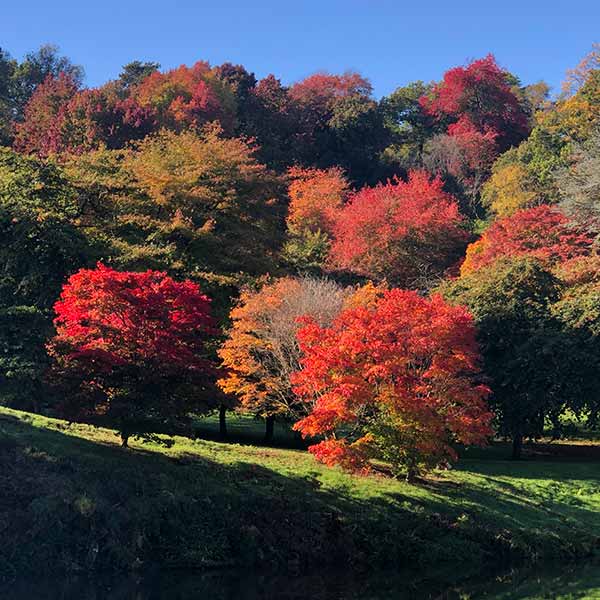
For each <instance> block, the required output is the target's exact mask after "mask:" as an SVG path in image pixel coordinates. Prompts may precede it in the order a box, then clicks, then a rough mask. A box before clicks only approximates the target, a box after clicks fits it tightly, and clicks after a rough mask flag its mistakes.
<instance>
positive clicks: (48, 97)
mask: <svg viewBox="0 0 600 600" xmlns="http://www.w3.org/2000/svg"><path fill="white" fill-rule="evenodd" d="M76 93H77V84H76V83H75V82H74V81H73V79H71V77H69V76H68V75H65V74H64V73H61V74H60V75H59V76H58V77H52V76H51V75H49V76H48V77H47V78H46V80H45V81H44V82H43V83H41V84H40V85H38V87H37V88H36V89H35V91H34V92H33V95H32V96H31V98H30V99H29V102H28V103H27V106H26V107H25V114H24V120H23V122H22V123H18V124H17V125H16V127H15V141H14V147H15V150H17V151H19V152H24V153H26V154H37V155H38V156H42V157H45V156H48V155H49V154H53V153H55V152H57V151H58V149H59V148H60V146H61V123H62V114H63V111H64V109H65V106H66V105H67V103H68V102H69V100H71V98H73V97H74V96H75V94H76Z"/></svg>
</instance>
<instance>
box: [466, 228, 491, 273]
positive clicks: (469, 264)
mask: <svg viewBox="0 0 600 600" xmlns="http://www.w3.org/2000/svg"><path fill="white" fill-rule="evenodd" d="M485 244H486V238H485V233H484V234H483V235H482V236H481V237H480V238H479V239H478V240H477V241H476V242H473V243H472V244H469V245H468V246H467V253H466V256H465V260H464V261H463V264H462V265H461V267H460V276H461V277H464V276H465V275H468V274H469V273H471V272H472V271H474V270H475V268H474V265H473V261H475V260H476V256H477V255H478V254H480V253H481V252H483V250H484V249H485Z"/></svg>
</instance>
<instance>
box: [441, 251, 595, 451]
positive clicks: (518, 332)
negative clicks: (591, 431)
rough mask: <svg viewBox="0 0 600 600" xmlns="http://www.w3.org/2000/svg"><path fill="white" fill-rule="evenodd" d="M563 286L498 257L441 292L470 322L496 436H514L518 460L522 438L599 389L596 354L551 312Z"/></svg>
mask: <svg viewBox="0 0 600 600" xmlns="http://www.w3.org/2000/svg"><path fill="white" fill-rule="evenodd" d="M561 288H562V286H561V282H560V281H559V280H558V279H557V278H556V277H555V276H554V275H553V274H552V273H551V272H549V271H548V270H546V269H545V268H544V267H543V266H542V265H541V264H540V263H539V262H537V261H536V260H534V259H530V258H518V259H505V260H499V261H497V262H495V263H493V264H492V265H491V266H489V267H487V268H483V269H480V270H478V271H475V272H473V273H471V274H469V275H467V276H463V277H461V278H460V279H458V280H455V281H453V282H448V283H446V284H444V285H443V286H442V287H441V289H440V291H441V292H442V293H443V294H444V296H445V297H446V298H447V299H448V300H450V301H453V302H456V303H461V304H465V305H466V306H467V307H468V308H469V309H470V310H471V312H472V314H473V316H474V318H475V322H476V324H477V327H478V332H479V334H478V337H479V343H480V345H481V350H482V353H483V357H484V371H485V372H486V374H487V375H488V376H489V377H490V380H491V381H490V383H491V388H492V397H491V401H490V404H491V405H492V407H493V408H494V410H495V411H496V416H497V419H498V431H499V433H500V434H503V435H508V436H511V437H512V438H513V441H514V443H515V457H516V458H518V455H519V452H520V444H521V441H522V438H523V437H537V436H539V435H541V433H542V432H543V428H544V422H545V419H546V418H550V419H552V420H553V421H557V420H558V416H559V415H560V413H561V412H563V411H564V409H565V408H570V409H572V410H573V411H574V412H577V413H581V412H582V411H584V410H585V409H589V408H590V406H593V405H594V396H595V395H596V394H597V390H598V389H600V382H599V381H598V376H597V372H598V362H597V356H595V355H594V354H592V353H590V350H591V349H590V346H589V345H588V344H587V343H586V340H585V338H582V337H581V336H579V335H578V334H577V333H576V332H574V331H573V330H572V329H570V328H568V327H564V326H562V325H561V324H560V323H559V322H557V320H556V319H555V318H554V316H553V314H552V306H553V305H554V303H556V302H557V301H558V300H559V298H560V295H561V291H562V289H561Z"/></svg>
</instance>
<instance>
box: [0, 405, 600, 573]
mask: <svg viewBox="0 0 600 600" xmlns="http://www.w3.org/2000/svg"><path fill="white" fill-rule="evenodd" d="M174 441H175V443H174V445H173V446H172V447H170V448H165V447H162V446H159V445H157V444H154V443H141V442H137V441H133V442H132V448H131V449H129V450H126V449H122V448H120V447H118V439H117V437H116V436H115V434H114V432H112V431H110V430H106V429H95V428H92V427H88V426H85V425H72V426H67V424H66V423H64V422H63V421H59V420H53V419H47V418H44V417H40V416H37V415H31V414H28V413H22V412H17V411H11V410H8V409H0V534H1V539H2V544H0V574H1V575H2V576H3V577H11V576H13V575H15V574H17V573H18V574H22V573H25V572H35V573H36V574H37V575H40V574H43V573H44V572H52V571H56V570H64V571H85V570H90V569H132V568H141V567H145V566H149V565H151V564H153V563H160V564H161V565H162V566H167V567H203V568H208V567H216V566H217V567H220V566H232V565H244V566H252V565H258V566H260V567H265V568H270V567H282V566H283V567H284V568H290V569H294V570H295V569H310V568H311V567H315V566H319V567H322V566H325V565H331V566H335V565H344V566H347V565H354V566H356V567H362V566H365V567H366V566H368V567H375V566H378V567H386V566H401V565H402V566H404V565H410V566H411V567H430V566H432V565H435V566H436V567H439V566H440V565H443V564H447V565H452V564H454V565H457V566H458V565H460V569H465V565H468V566H469V567H470V568H473V569H477V568H480V567H493V566H499V563H500V562H501V561H507V562H508V561H511V562H513V563H516V564H518V563H520V562H524V561H530V560H542V559H550V558H558V559H569V558H575V557H579V556H586V555H590V554H592V553H594V552H595V551H596V549H598V548H600V519H599V518H598V517H599V514H600V463H599V462H598V461H597V460H594V459H589V460H582V459H580V458H577V460H574V459H573V458H572V457H569V456H568V455H567V456H566V457H562V456H552V455H546V454H540V455H539V456H537V458H535V459H534V460H530V461H524V462H520V463H513V462H510V461H505V460H502V457H503V456H504V449H498V448H491V449H490V450H489V451H487V453H478V454H472V455H471V457H469V455H467V458H465V459H463V460H462V461H461V463H460V464H459V466H458V467H457V468H456V469H455V470H452V471H449V472H445V473H438V474H435V476H433V477H432V478H431V479H430V481H429V482H427V483H426V484H424V485H421V486H409V485H407V484H405V483H403V482H399V481H394V480H391V479H387V478H384V477H380V476H373V477H352V476H349V475H346V474H344V473H342V472H340V471H338V470H335V469H327V468H324V467H321V466H319V465H318V464H316V463H315V462H314V460H313V459H312V457H311V456H309V455H308V454H307V453H306V452H304V451H302V450H299V449H286V448H274V447H270V448H267V447H260V446H256V445H251V444H248V443H246V444H235V443H227V444H226V443H219V442H216V441H207V440H195V441H194V440H190V439H186V438H179V437H177V438H174Z"/></svg>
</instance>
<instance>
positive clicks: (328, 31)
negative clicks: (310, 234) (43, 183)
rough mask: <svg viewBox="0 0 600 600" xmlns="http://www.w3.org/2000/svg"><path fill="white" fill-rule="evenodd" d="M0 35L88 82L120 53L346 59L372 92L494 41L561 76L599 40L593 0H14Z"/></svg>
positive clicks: (504, 51)
mask: <svg viewBox="0 0 600 600" xmlns="http://www.w3.org/2000/svg"><path fill="white" fill-rule="evenodd" d="M2 4H3V5H2V8H1V9H0V14H1V20H0V46H1V47H3V48H5V49H7V50H8V51H9V52H10V53H11V54H12V55H13V56H15V57H17V58H21V57H22V56H23V55H24V54H25V53H26V52H27V51H28V50H31V49H34V48H37V47H38V46H40V45H41V44H43V43H47V42H50V43H54V44H57V45H58V46H60V48H61V50H62V51H63V53H64V54H66V55H67V56H69V57H70V58H71V59H72V60H73V61H74V62H76V63H78V64H81V65H83V67H84V68H85V71H86V75H87V77H86V83H87V84H88V85H91V86H94V85H98V84H100V83H103V82H104V81H106V80H108V79H110V78H114V77H116V76H117V74H118V73H119V70H120V67H121V65H123V64H125V63H127V62H130V61H132V60H135V59H138V60H153V61H157V62H160V63H161V65H162V66H163V68H167V67H174V66H177V65H180V64H182V63H186V64H191V63H193V62H194V61H195V60H198V59H204V60H208V61H209V62H210V63H211V64H219V63H221V62H224V61H230V62H234V63H242V64H244V65H245V66H246V68H247V69H248V70H251V71H254V72H255V73H256V75H257V76H259V77H262V76H264V75H266V74H268V73H274V74H275V75H276V76H277V77H280V78H281V79H282V80H283V82H284V83H291V82H293V81H296V80H298V79H301V78H302V77H304V76H306V75H308V74H310V73H312V72H314V71H317V70H328V71H330V72H341V71H344V70H347V69H354V70H358V71H360V72H361V73H362V74H363V75H366V76H367V77H368V78H369V79H370V80H371V82H372V83H373V86H374V88H375V94H376V95H377V96H381V95H383V94H387V93H389V92H390V91H392V90H393V89H395V88H396V87H397V86H398V85H403V84H406V83H408V82H410V81H414V80H416V79H422V80H425V81H430V80H436V79H439V78H440V76H441V75H442V74H443V72H444V71H445V70H446V69H448V68H449V67H452V66H454V65H457V64H463V63H465V62H466V61H467V60H469V59H472V58H478V57H480V56H483V55H485V54H487V53H488V52H492V53H493V54H495V55H496V58H497V59H498V61H499V63H500V64H501V65H502V66H503V67H505V68H507V69H509V70H510V71H512V72H513V73H515V74H516V75H518V76H519V77H520V78H521V79H522V81H523V82H525V83H532V82H535V81H538V80H539V79H544V80H545V81H547V82H548V83H549V84H550V85H552V86H554V87H555V88H558V87H559V86H560V82H561V80H562V77H563V75H564V72H565V70H566V69H567V68H569V67H571V66H574V65H575V64H576V63H577V62H578V61H579V59H580V58H581V57H582V56H583V55H584V54H586V53H587V52H588V50H589V48H590V46H591V44H592V42H594V41H600V0H570V1H563V0H544V1H541V0H478V1H474V0H411V1H409V2H407V1H404V0H395V1H394V0H307V1H302V0H295V1H290V0H263V1H261V0H235V1H234V0H213V1H212V2H204V1H202V0H196V1H192V0H186V1H183V0H162V1H156V0H100V1H98V0H97V1H94V2H89V1H87V0H79V1H77V2H75V1H72V0H44V1H42V0H14V1H11V2H6V3H2Z"/></svg>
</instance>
